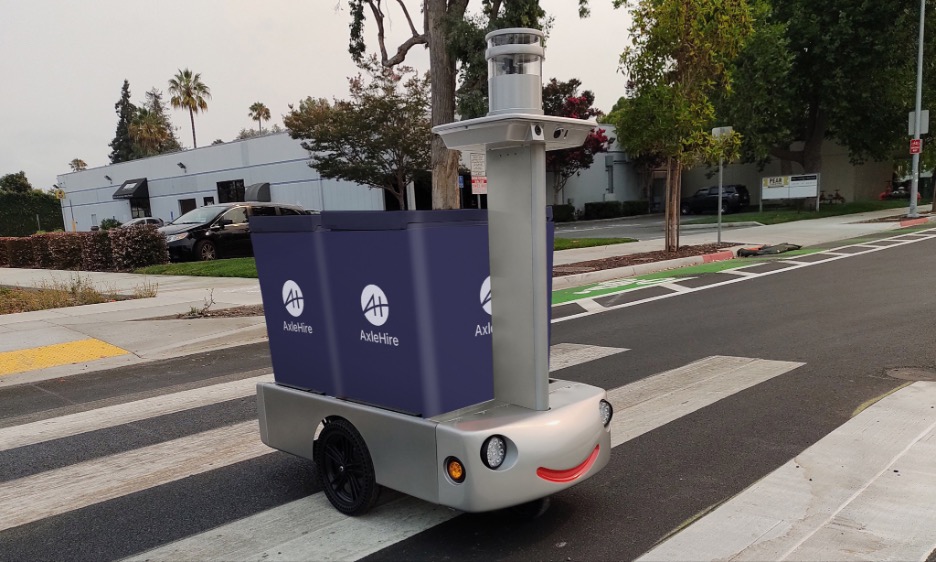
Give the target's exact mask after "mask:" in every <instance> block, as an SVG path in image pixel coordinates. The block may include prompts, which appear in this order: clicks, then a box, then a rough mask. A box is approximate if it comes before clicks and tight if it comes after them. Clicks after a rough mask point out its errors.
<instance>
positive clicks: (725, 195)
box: [679, 184, 751, 215]
mask: <svg viewBox="0 0 936 562" xmlns="http://www.w3.org/2000/svg"><path fill="white" fill-rule="evenodd" d="M750 204H751V194H750V193H748V189H747V187H745V186H743V185H737V184H731V185H723V186H722V214H727V213H736V212H738V211H740V210H741V209H743V208H745V207H747V206H748V205H750ZM679 208H680V211H681V212H682V214H684V215H690V214H692V213H706V212H712V213H717V212H718V186H717V185H716V186H712V187H704V188H702V189H700V190H698V191H696V192H695V193H694V194H693V195H692V196H691V197H686V198H684V199H683V200H682V203H681V204H680V207H679Z"/></svg>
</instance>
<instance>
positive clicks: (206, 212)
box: [170, 205, 230, 224]
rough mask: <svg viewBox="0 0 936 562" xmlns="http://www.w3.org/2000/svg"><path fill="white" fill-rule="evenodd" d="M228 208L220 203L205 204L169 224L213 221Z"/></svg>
mask: <svg viewBox="0 0 936 562" xmlns="http://www.w3.org/2000/svg"><path fill="white" fill-rule="evenodd" d="M229 208H230V207H224V206H221V205H206V206H204V207H199V208H197V209H193V210H191V211H189V212H187V213H185V214H184V215H182V216H180V217H179V218H177V219H176V220H174V221H172V222H171V223H170V224H205V223H206V222H211V221H213V220H214V219H215V218H216V217H217V216H218V215H220V214H221V213H223V212H224V211H226V210H228V209H229Z"/></svg>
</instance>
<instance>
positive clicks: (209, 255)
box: [195, 240, 218, 261]
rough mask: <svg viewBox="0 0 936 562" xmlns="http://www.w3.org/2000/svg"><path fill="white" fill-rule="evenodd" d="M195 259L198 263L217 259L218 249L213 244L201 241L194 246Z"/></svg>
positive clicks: (208, 241)
mask: <svg viewBox="0 0 936 562" xmlns="http://www.w3.org/2000/svg"><path fill="white" fill-rule="evenodd" d="M195 258H196V259H197V260H198V261H211V260H215V259H218V249H217V248H216V247H215V245H214V242H211V241H210V240H202V241H200V242H199V243H198V244H195Z"/></svg>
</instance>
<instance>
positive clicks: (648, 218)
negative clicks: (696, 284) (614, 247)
mask: <svg viewBox="0 0 936 562" xmlns="http://www.w3.org/2000/svg"><path fill="white" fill-rule="evenodd" d="M698 218H699V217H698V216H696V217H688V218H686V221H687V222H690V221H692V220H693V219H698ZM663 226H664V222H663V215H640V216H636V217H621V218H619V219H613V220H607V221H588V222H585V223H559V224H557V225H556V237H557V238H634V239H636V240H658V239H661V238H664V237H665V235H666V233H665V232H664V229H663ZM702 228H711V229H715V228H717V227H716V225H714V224H712V225H706V226H705V227H702ZM723 228H727V227H723ZM686 232H688V230H687V231H686Z"/></svg>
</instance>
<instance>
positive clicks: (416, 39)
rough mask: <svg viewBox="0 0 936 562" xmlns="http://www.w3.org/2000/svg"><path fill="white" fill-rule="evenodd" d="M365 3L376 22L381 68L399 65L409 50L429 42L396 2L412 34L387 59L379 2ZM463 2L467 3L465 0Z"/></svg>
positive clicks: (401, 5) (382, 15) (404, 8)
mask: <svg viewBox="0 0 936 562" xmlns="http://www.w3.org/2000/svg"><path fill="white" fill-rule="evenodd" d="M365 1H366V2H367V4H368V5H369V6H370V7H371V11H372V12H373V13H374V20H375V21H376V22H377V41H378V42H379V43H380V64H382V65H383V66H385V67H392V66H395V65H397V64H400V63H401V62H403V61H404V60H406V55H407V53H409V50H410V49H412V48H413V47H414V46H416V45H425V44H427V43H428V42H429V38H428V36H427V35H426V34H425V33H422V34H420V33H419V32H417V31H416V27H415V26H414V25H413V19H412V18H411V17H410V14H409V11H408V10H407V9H406V6H405V5H404V4H403V0H397V3H398V4H399V5H400V7H401V8H402V9H403V14H404V15H405V16H406V23H408V24H409V28H410V31H411V32H412V33H413V36H412V37H410V38H409V39H407V40H406V41H404V42H403V43H402V44H400V46H399V47H397V52H396V54H395V55H393V57H389V55H388V54H387V43H386V35H385V33H384V13H383V11H382V10H381V9H380V1H381V0H365ZM465 1H466V2H467V0H465Z"/></svg>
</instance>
